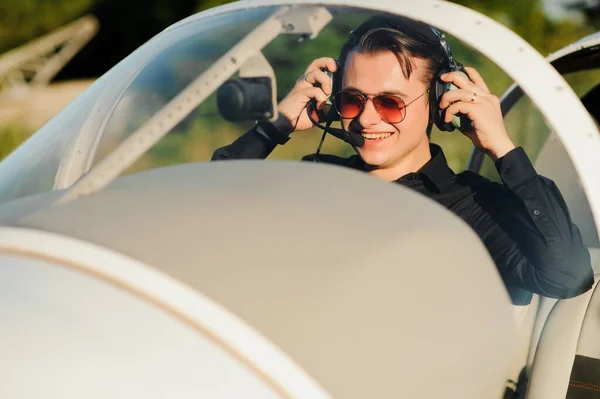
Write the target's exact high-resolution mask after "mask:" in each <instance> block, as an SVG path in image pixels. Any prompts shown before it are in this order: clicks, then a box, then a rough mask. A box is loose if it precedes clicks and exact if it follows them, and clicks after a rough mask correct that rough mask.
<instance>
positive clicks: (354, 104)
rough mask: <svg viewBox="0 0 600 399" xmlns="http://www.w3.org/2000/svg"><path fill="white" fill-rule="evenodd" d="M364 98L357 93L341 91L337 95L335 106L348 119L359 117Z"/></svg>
mask: <svg viewBox="0 0 600 399" xmlns="http://www.w3.org/2000/svg"><path fill="white" fill-rule="evenodd" d="M363 103H364V99H363V98H362V97H361V96H360V95H359V94H356V93H348V92H340V93H338V94H337V95H336V97H335V107H336V109H337V110H338V112H339V114H340V116H341V117H342V118H346V119H352V118H355V117H357V116H358V115H359V114H360V113H361V111H362V108H363Z"/></svg>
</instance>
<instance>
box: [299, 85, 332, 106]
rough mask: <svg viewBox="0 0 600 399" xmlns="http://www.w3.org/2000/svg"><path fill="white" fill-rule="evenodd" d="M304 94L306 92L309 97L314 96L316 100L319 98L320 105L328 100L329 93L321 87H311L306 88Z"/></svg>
mask: <svg viewBox="0 0 600 399" xmlns="http://www.w3.org/2000/svg"><path fill="white" fill-rule="evenodd" d="M302 94H304V95H305V96H306V97H308V98H309V99H312V98H314V99H315V100H317V104H319V105H320V104H322V103H324V102H325V101H327V94H325V93H323V90H321V89H320V88H319V87H310V88H307V89H304V90H303V91H302Z"/></svg>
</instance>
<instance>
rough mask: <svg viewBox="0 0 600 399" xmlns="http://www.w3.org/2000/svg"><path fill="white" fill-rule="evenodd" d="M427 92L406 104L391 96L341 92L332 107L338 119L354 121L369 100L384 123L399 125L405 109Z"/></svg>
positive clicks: (335, 97)
mask: <svg viewBox="0 0 600 399" xmlns="http://www.w3.org/2000/svg"><path fill="white" fill-rule="evenodd" d="M428 92H429V90H427V91H426V92H425V93H423V94H421V95H420V96H419V97H417V98H415V99H414V100H412V101H411V102H409V103H408V104H406V103H405V102H404V100H403V99H401V98H400V97H398V96H396V95H393V94H380V95H377V96H369V95H367V94H364V93H361V92H359V91H355V90H342V91H339V92H337V93H336V94H335V96H334V98H333V105H334V107H335V110H336V111H337V113H338V114H339V115H340V117H342V118H344V119H354V118H356V117H357V116H358V115H360V114H361V112H363V110H364V109H365V105H366V103H367V101H368V100H369V98H371V101H373V106H374V107H375V111H376V112H377V114H378V115H379V116H380V117H381V119H382V120H383V121H384V122H386V123H400V122H402V121H403V120H404V118H405V117H406V107H408V106H409V105H410V104H412V103H414V102H415V101H417V100H418V99H419V98H421V97H423V96H424V95H425V94H426V93H428Z"/></svg>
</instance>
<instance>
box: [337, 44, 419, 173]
mask: <svg viewBox="0 0 600 399" xmlns="http://www.w3.org/2000/svg"><path fill="white" fill-rule="evenodd" d="M412 61H413V63H414V69H413V71H412V73H411V75H410V78H409V79H407V78H406V77H405V76H404V74H403V73H402V69H401V66H400V64H399V62H398V59H397V58H396V56H395V55H394V54H393V53H392V52H391V51H382V52H377V53H374V54H361V53H352V54H351V55H350V56H349V57H348V59H347V61H346V64H345V66H344V73H343V79H342V90H344V91H345V90H352V91H357V92H361V93H364V94H366V95H367V97H368V98H369V100H368V101H366V103H364V109H363V110H362V112H361V113H360V114H359V115H358V116H356V117H354V118H353V119H345V118H344V117H343V115H342V124H343V126H344V129H347V130H352V131H355V132H357V133H361V134H362V135H363V137H364V138H365V144H364V146H363V147H360V148H358V152H359V154H360V156H361V158H362V159H363V160H364V161H365V163H366V164H368V165H370V166H371V167H372V168H373V169H381V168H393V167H395V166H397V165H399V164H404V163H408V164H411V163H414V161H415V160H413V159H411V158H415V156H416V154H417V151H416V149H423V146H427V150H428V148H429V141H428V138H427V133H426V129H427V123H428V121H429V105H428V98H429V96H428V94H427V89H428V85H427V84H425V83H424V82H423V81H422V80H421V77H422V74H423V73H424V72H425V69H426V67H427V61H425V60H422V59H418V58H412ZM384 93H386V94H395V95H396V96H398V97H400V98H401V99H402V100H403V101H404V104H409V103H410V102H411V101H413V100H415V99H416V100H415V101H414V102H412V103H411V104H410V105H409V106H408V107H406V108H405V109H404V112H405V115H404V119H403V120H402V121H400V122H397V119H398V116H397V111H396V113H394V112H388V111H390V110H387V111H386V109H385V108H387V107H390V106H393V105H395V104H396V103H393V102H392V103H391V102H390V101H389V98H387V99H386V98H385V97H384V98H380V100H382V101H379V103H376V102H374V101H373V97H374V96H376V95H379V94H384ZM424 93H425V94H424ZM423 94H424V95H423ZM421 95H422V96H421ZM419 96H421V97H420V98H418V97H419ZM417 98H418V99H417ZM354 100H358V98H354ZM349 101H352V97H350V99H349ZM351 105H352V104H351ZM376 105H377V106H378V107H379V112H378V111H377V110H376V107H375V106H376ZM400 105H401V103H400ZM400 108H402V107H401V106H400ZM392 111H393V110H392ZM386 116H387V118H386ZM386 119H387V121H386ZM398 177H399V176H398Z"/></svg>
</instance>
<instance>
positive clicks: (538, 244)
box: [212, 128, 594, 304]
mask: <svg viewBox="0 0 600 399" xmlns="http://www.w3.org/2000/svg"><path fill="white" fill-rule="evenodd" d="M271 134H272V133H265V132H264V131H261V130H260V129H257V128H253V129H251V130H250V131H248V132H247V133H246V134H244V135H242V136H241V137H240V138H238V139H237V140H236V141H234V142H233V143H232V144H230V145H228V146H225V147H222V148H219V149H217V150H216V151H215V153H214V154H213V157H212V159H213V160H222V159H264V158H266V157H267V156H268V155H269V154H270V153H271V151H273V149H274V148H275V146H276V145H277V144H276V143H275V141H278V140H273V139H272V138H270V135H271ZM284 141H285V140H279V142H284ZM430 149H431V156H432V158H431V160H430V161H429V162H428V163H427V164H425V165H424V166H423V167H422V168H421V169H420V170H419V171H418V172H416V173H409V174H407V175H405V176H403V177H401V178H400V179H398V180H396V182H397V183H398V184H402V185H404V186H406V187H410V188H412V189H414V190H416V191H418V192H420V193H421V194H423V195H425V196H427V197H429V198H431V199H433V200H435V201H437V202H438V203H440V204H441V205H443V206H445V207H446V208H448V209H449V210H450V211H452V212H454V213H455V214H456V215H458V216H459V217H460V218H462V219H463V220H464V221H465V222H466V223H467V224H469V226H471V228H472V229H473V230H475V232H476V233H477V234H478V235H479V237H480V238H481V240H482V241H483V243H484V244H485V246H486V248H487V250H488V251H489V253H490V255H491V257H492V258H493V260H494V262H495V263H496V266H497V268H498V270H499V272H500V275H501V276H502V279H503V280H504V282H505V284H506V286H507V288H508V291H509V293H510V296H511V298H512V301H513V303H514V304H527V303H529V301H530V300H531V295H532V294H531V293H532V292H533V293H536V294H539V295H543V296H547V297H553V298H570V297H574V296H577V295H579V294H582V293H584V292H585V291H587V290H589V289H590V288H591V287H592V284H593V282H594V276H593V272H592V267H591V261H590V255H589V252H588V250H587V248H586V246H585V245H584V243H583V241H582V238H581V235H580V233H579V229H578V228H577V226H575V225H574V224H573V222H572V221H571V217H570V215H569V210H568V209H567V206H566V204H565V202H564V199H563V197H562V195H561V194H560V192H559V190H558V188H557V186H556V185H555V184H554V182H553V181H552V180H550V179H548V178H545V177H543V176H540V175H538V174H537V172H536V171H535V169H534V167H533V165H532V164H531V162H530V160H529V158H528V157H527V155H526V154H525V151H524V150H523V149H522V148H521V147H518V148H515V149H514V150H512V151H511V152H509V153H508V154H506V155H505V156H504V157H502V158H500V159H499V160H498V161H496V169H497V171H498V173H499V175H500V177H501V179H502V181H503V183H504V184H499V183H494V182H492V181H490V180H488V179H486V178H484V177H482V176H480V175H478V174H476V173H473V172H470V171H465V172H462V173H459V174H455V173H454V172H453V171H452V169H450V167H449V166H448V163H447V162H446V158H445V156H444V153H443V151H442V149H441V148H440V147H439V146H438V145H435V144H431V145H430ZM303 160H307V161H309V160H314V155H309V156H306V157H304V158H303ZM318 161H320V162H324V163H332V164H337V165H342V166H346V167H350V168H354V169H358V170H364V164H363V162H362V159H361V158H360V157H359V156H358V155H353V156H350V157H348V158H340V157H337V156H333V155H319V158H318ZM433 245H435V244H433Z"/></svg>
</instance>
